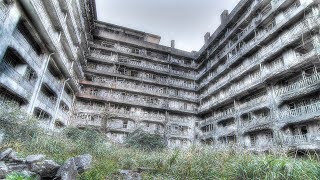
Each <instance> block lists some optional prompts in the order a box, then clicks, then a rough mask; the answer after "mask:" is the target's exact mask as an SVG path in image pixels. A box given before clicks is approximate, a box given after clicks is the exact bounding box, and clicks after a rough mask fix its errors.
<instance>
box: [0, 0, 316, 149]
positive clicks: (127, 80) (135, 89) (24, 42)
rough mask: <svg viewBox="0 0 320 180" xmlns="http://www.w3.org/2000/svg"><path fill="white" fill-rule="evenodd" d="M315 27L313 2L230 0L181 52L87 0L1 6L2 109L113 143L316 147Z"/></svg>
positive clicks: (10, 1)
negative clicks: (106, 16)
mask: <svg viewBox="0 0 320 180" xmlns="http://www.w3.org/2000/svg"><path fill="white" fill-rule="evenodd" d="M208 23H209V22H208ZM319 27H320V6H319V1H317V0H240V2H239V3H238V5H237V6H236V7H235V8H234V10H232V11H231V12H230V13H229V12H228V11H224V12H223V13H222V14H221V25H220V26H219V27H218V28H217V29H216V31H215V32H214V33H213V34H212V35H210V33H206V34H205V36H204V46H203V47H202V48H201V49H200V50H199V51H198V52H186V51H182V50H179V49H176V48H175V42H174V41H172V42H171V47H166V46H163V45H160V44H159V43H160V39H161V37H159V36H157V35H154V34H150V33H145V32H142V31H138V30H133V29H129V28H126V27H121V26H118V25H114V24H109V23H106V22H101V21H98V20H97V16H96V9H95V1H94V0H69V1H68V0H48V1H42V0H0V39H1V41H0V59H1V60H0V68H1V70H0V103H1V104H3V103H6V102H8V101H9V102H15V103H16V104H17V105H19V106H21V108H22V109H23V110H25V111H26V112H27V113H28V114H30V115H34V116H35V117H36V118H38V119H39V122H40V124H41V126H43V127H44V128H48V129H52V130H59V129H61V128H64V127H68V126H75V127H79V128H86V127H94V128H98V129H103V130H104V132H105V133H106V136H107V137H108V138H109V139H111V140H113V141H115V142H119V143H122V142H123V141H124V138H125V137H126V136H127V135H128V133H130V132H132V131H134V130H135V129H137V128H142V129H143V130H145V131H149V132H151V133H155V132H158V133H161V134H163V135H164V136H165V138H166V139H167V143H168V146H169V147H171V148H175V147H188V146H190V145H192V144H198V143H202V144H207V145H210V146H212V147H214V148H216V149H217V150H220V149H221V150H223V149H225V148H228V147H232V146H237V147H242V148H245V149H248V150H259V151H260V150H261V151H263V150H268V149H271V148H273V147H275V146H281V147H285V148H291V147H292V148H298V149H302V150H309V149H319V148H320V147H319V146H320V122H319V119H320V91H319V89H320V74H319V73H320V72H319V71H320V59H319V55H320V34H319Z"/></svg>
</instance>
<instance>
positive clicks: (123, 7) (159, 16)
mask: <svg viewBox="0 0 320 180" xmlns="http://www.w3.org/2000/svg"><path fill="white" fill-rule="evenodd" d="M238 2H239V0H96V3H97V12H98V19H99V20H100V21H105V22H108V23H113V24H117V25H120V26H125V27H129V28H132V29H137V30H140V31H144V32H148V33H152V34H156V35H160V36H161V42H160V44H163V45H166V46H169V45H170V41H171V40H173V39H174V40H176V48H178V49H183V50H186V51H192V50H196V51H198V50H199V49H200V48H201V47H202V45H203V44H204V40H203V36H204V34H205V33H206V32H210V33H212V32H214V31H215V29H216V28H217V27H218V26H219V25H220V14H221V12H222V11H223V10H225V9H227V10H229V12H230V11H231V10H232V9H233V7H235V5H236V4H237V3H238Z"/></svg>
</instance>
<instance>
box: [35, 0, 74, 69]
mask: <svg viewBox="0 0 320 180" xmlns="http://www.w3.org/2000/svg"><path fill="white" fill-rule="evenodd" d="M31 4H32V5H33V6H34V8H35V9H36V13H37V14H38V16H39V17H40V20H41V21H42V24H43V26H44V28H45V29H46V32H47V33H48V35H49V38H50V39H51V41H52V42H53V45H54V46H55V48H56V49H57V52H59V55H60V59H61V60H62V62H63V63H64V64H65V66H66V68H67V70H68V71H70V69H71V64H70V62H69V60H68V58H67V56H66V54H65V52H64V50H63V48H62V45H61V43H60V36H59V34H58V32H56V31H55V30H54V29H55V28H54V27H53V24H52V23H51V21H50V19H49V17H50V16H49V14H48V13H47V12H46V10H45V7H44V5H43V2H42V1H40V0H31Z"/></svg>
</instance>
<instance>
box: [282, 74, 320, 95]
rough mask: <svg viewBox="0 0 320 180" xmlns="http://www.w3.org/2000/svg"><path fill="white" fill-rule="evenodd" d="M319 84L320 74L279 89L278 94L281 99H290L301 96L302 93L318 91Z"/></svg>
mask: <svg viewBox="0 0 320 180" xmlns="http://www.w3.org/2000/svg"><path fill="white" fill-rule="evenodd" d="M319 84H320V73H317V74H313V75H311V76H309V77H305V78H302V79H300V80H298V81H296V82H294V83H291V84H289V85H287V86H283V87H281V88H279V89H277V90H276V94H277V96H279V97H281V98H285V97H290V96H293V95H295V94H301V92H302V91H303V92H306V91H307V90H309V89H317V88H318V87H319Z"/></svg>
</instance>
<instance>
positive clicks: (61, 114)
mask: <svg viewBox="0 0 320 180" xmlns="http://www.w3.org/2000/svg"><path fill="white" fill-rule="evenodd" d="M69 118H70V113H69V112H66V111H65V110H62V109H59V110H58V119H59V120H60V121H61V122H62V123H63V124H64V125H68V124H69Z"/></svg>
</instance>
